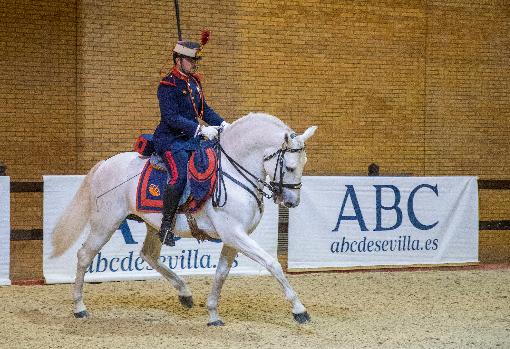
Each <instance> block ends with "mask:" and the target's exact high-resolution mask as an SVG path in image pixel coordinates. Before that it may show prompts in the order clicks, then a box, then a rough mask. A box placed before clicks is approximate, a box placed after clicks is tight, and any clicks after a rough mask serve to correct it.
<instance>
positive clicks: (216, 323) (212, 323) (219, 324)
mask: <svg viewBox="0 0 510 349" xmlns="http://www.w3.org/2000/svg"><path fill="white" fill-rule="evenodd" d="M207 326H214V327H219V326H225V323H224V322H223V321H221V320H216V321H213V322H209V323H208V324H207Z"/></svg>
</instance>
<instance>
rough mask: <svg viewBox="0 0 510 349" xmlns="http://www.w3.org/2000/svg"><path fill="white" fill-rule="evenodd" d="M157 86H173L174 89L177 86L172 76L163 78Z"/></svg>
mask: <svg viewBox="0 0 510 349" xmlns="http://www.w3.org/2000/svg"><path fill="white" fill-rule="evenodd" d="M159 84H160V85H165V86H174V87H175V86H177V85H176V84H175V77H174V76H173V75H172V74H169V75H167V76H165V77H164V78H163V80H161V81H160V82H159Z"/></svg>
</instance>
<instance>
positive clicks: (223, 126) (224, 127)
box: [220, 121, 230, 130]
mask: <svg viewBox="0 0 510 349" xmlns="http://www.w3.org/2000/svg"><path fill="white" fill-rule="evenodd" d="M220 127H221V128H223V130H226V129H227V128H229V127H230V123H229V122H226V121H223V122H222V123H221V125H220Z"/></svg>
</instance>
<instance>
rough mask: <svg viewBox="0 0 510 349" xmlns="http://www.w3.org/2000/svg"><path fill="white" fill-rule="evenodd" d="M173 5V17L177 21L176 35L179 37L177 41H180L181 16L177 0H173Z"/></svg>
mask: <svg viewBox="0 0 510 349" xmlns="http://www.w3.org/2000/svg"><path fill="white" fill-rule="evenodd" d="M174 5H175V19H176V21H177V36H178V37H179V41H182V32H181V17H180V14H179V0H174Z"/></svg>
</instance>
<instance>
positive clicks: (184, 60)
mask: <svg viewBox="0 0 510 349" xmlns="http://www.w3.org/2000/svg"><path fill="white" fill-rule="evenodd" d="M208 37H209V32H202V40H201V44H198V43H196V42H192V41H178V42H177V44H176V45H175V47H174V50H173V61H174V67H173V69H172V71H171V72H170V73H169V74H168V75H166V76H165V77H164V78H163V79H162V80H161V82H160V85H159V87H158V99H159V108H160V111H161V121H160V123H159V125H158V127H157V128H156V130H155V132H154V138H153V140H154V146H155V149H156V152H157V153H158V155H159V156H160V157H161V158H162V159H163V161H164V163H165V166H166V169H167V171H168V174H169V180H168V186H167V188H166V190H165V193H164V194H163V219H162V220H161V228H160V231H159V237H160V239H161V241H162V242H163V243H164V244H166V245H169V246H175V241H174V233H173V221H174V216H175V213H176V211H177V207H178V205H179V200H180V198H181V195H182V192H183V191H184V188H185V185H186V179H187V164H188V160H189V158H190V155H191V153H190V151H191V149H192V147H191V146H190V145H191V143H192V142H194V141H196V137H200V136H204V137H206V138H208V139H214V138H216V137H217V136H218V126H220V125H221V126H223V127H226V126H228V125H229V124H228V123H227V122H226V121H225V120H223V118H222V117H221V116H219V115H218V114H217V113H216V112H215V111H214V110H213V109H212V108H211V107H209V106H208V105H207V103H206V102H205V97H204V93H203V90H202V85H201V83H200V78H199V76H198V75H197V74H195V72H196V71H197V69H198V61H199V60H200V59H201V58H202V49H203V46H204V45H205V44H206V43H207V40H208ZM199 120H203V121H204V122H206V123H207V124H209V125H211V126H205V125H200V123H199Z"/></svg>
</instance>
